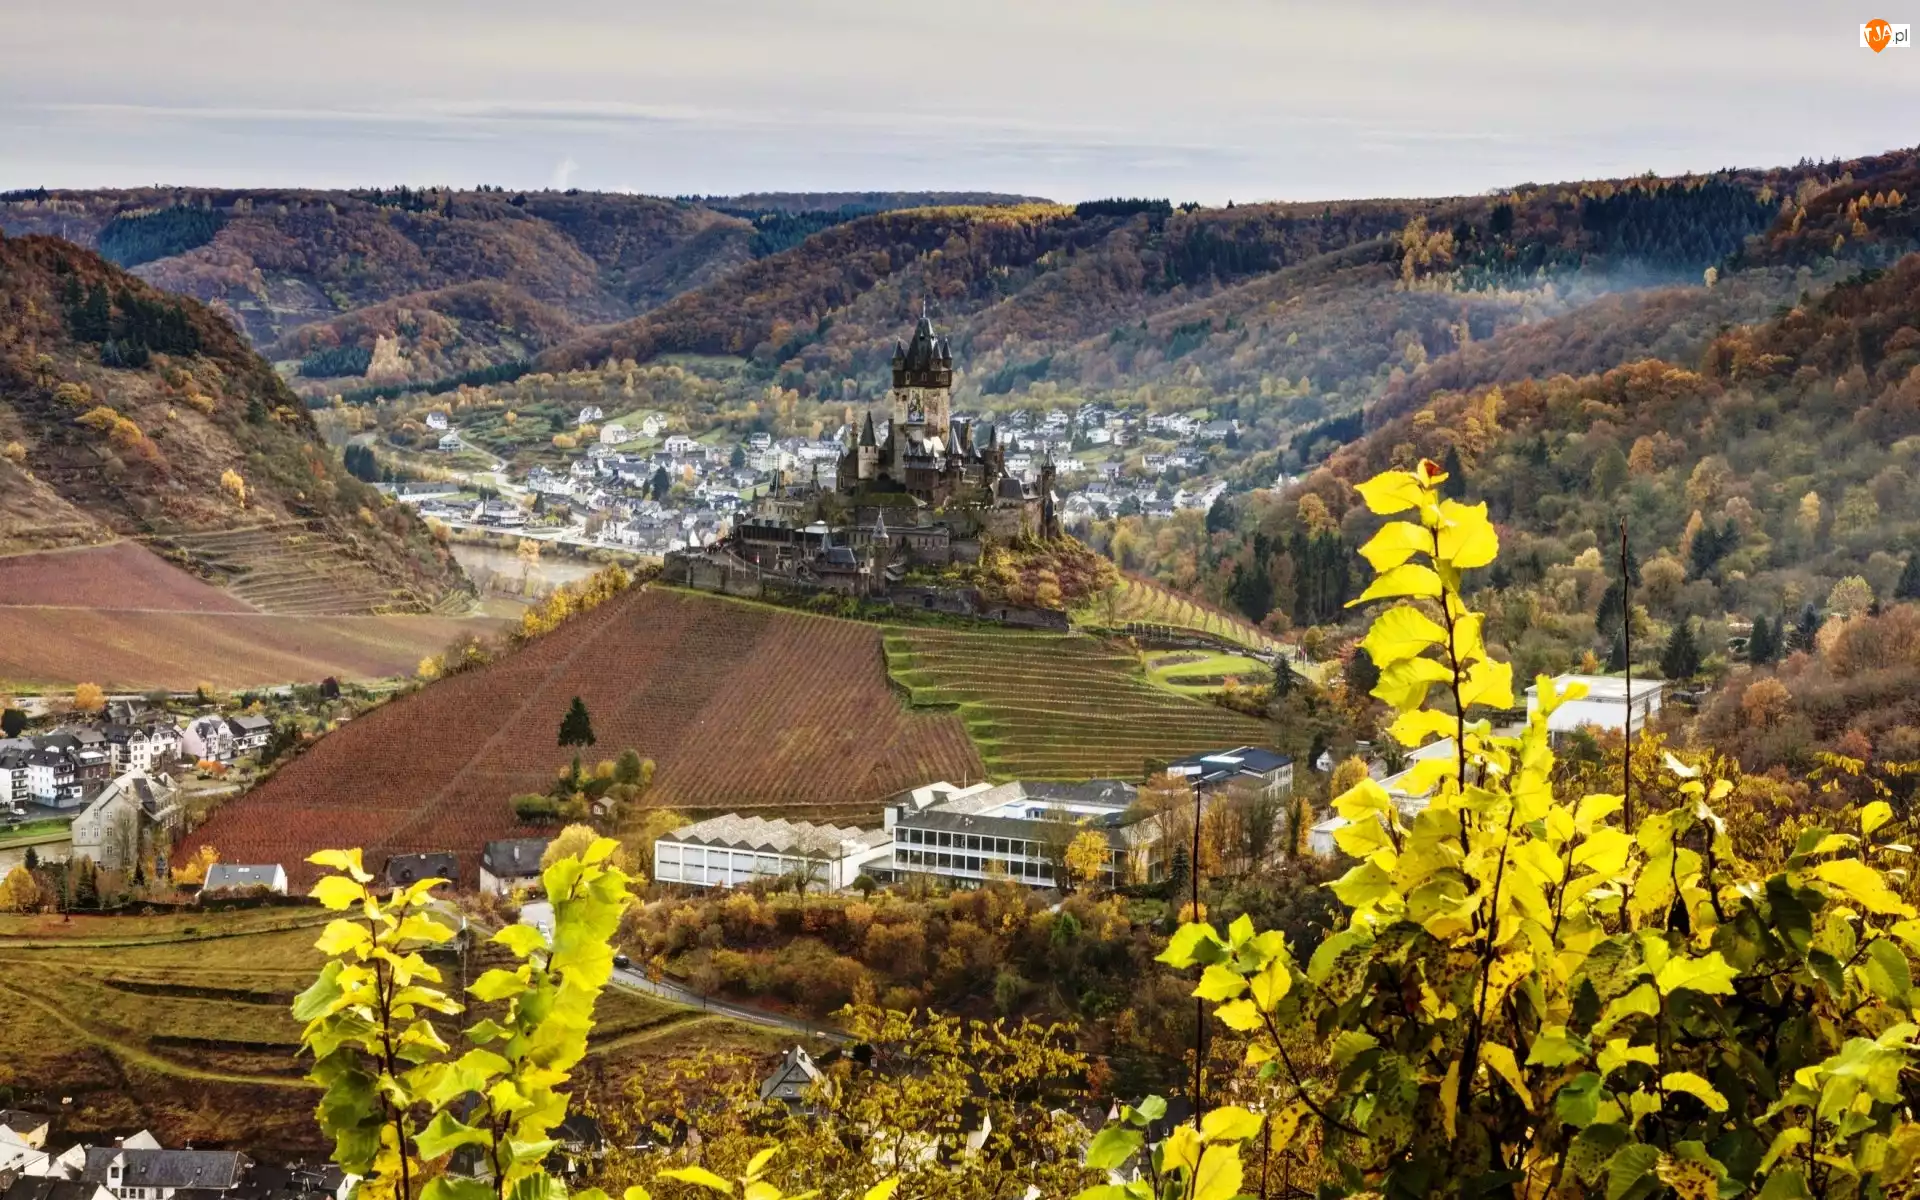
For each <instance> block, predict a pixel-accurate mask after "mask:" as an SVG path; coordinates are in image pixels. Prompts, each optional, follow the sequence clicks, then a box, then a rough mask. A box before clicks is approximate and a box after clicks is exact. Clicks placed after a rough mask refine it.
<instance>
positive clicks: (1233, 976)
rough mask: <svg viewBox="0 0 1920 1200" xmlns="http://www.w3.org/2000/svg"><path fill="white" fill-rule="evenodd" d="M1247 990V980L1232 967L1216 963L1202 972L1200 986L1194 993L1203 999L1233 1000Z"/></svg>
mask: <svg viewBox="0 0 1920 1200" xmlns="http://www.w3.org/2000/svg"><path fill="white" fill-rule="evenodd" d="M1246 990H1247V981H1246V980H1245V979H1243V978H1241V977H1240V975H1239V974H1238V973H1237V972H1236V971H1234V969H1233V968H1232V967H1228V966H1225V965H1223V964H1221V963H1214V964H1213V965H1212V966H1210V967H1208V968H1207V969H1206V970H1205V971H1203V972H1201V974H1200V986H1199V987H1196V988H1194V989H1193V994H1194V995H1196V996H1198V997H1199V998H1200V999H1202V1000H1213V1001H1216V1002H1218V1001H1221V1000H1231V999H1233V998H1234V997H1235V996H1238V995H1239V994H1240V993H1241V992H1244V991H1246Z"/></svg>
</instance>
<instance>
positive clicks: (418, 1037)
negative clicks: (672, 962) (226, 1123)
mask: <svg viewBox="0 0 1920 1200" xmlns="http://www.w3.org/2000/svg"><path fill="white" fill-rule="evenodd" d="M617 848H618V843H617V842H615V841H613V839H611V838H600V839H598V840H596V841H595V842H594V843H593V844H592V845H591V846H589V847H587V848H586V849H585V850H583V851H582V852H580V853H578V854H575V855H571V856H569V857H565V858H562V859H559V860H558V861H556V862H554V863H553V864H552V865H551V866H549V867H548V868H547V869H546V871H545V872H544V873H543V876H542V882H543V883H544V885H545V888H546V893H547V897H548V899H549V900H550V901H551V902H552V904H553V911H554V924H553V936H552V939H551V941H549V939H548V938H547V936H546V935H545V934H543V933H542V932H541V931H540V930H538V929H536V928H534V927H533V926H531V925H511V926H508V927H507V928H505V929H503V930H501V931H500V932H499V933H497V934H495V935H494V936H493V938H492V941H493V942H494V943H496V944H498V945H500V946H504V947H505V948H506V949H507V950H509V951H510V952H511V953H512V954H513V956H514V957H515V958H516V959H518V960H519V963H518V965H517V966H514V967H512V968H496V969H493V970H489V971H486V972H484V973H483V974H482V975H481V976H480V977H479V978H478V979H476V980H475V981H474V982H473V983H472V984H471V985H470V986H469V987H468V988H467V991H468V993H469V994H470V995H471V997H472V999H473V1001H475V1002H478V1003H479V1004H484V1005H487V1006H490V1007H489V1009H488V1015H481V1016H479V1019H478V1020H476V1021H474V1023H472V1024H471V1025H469V1026H467V1027H466V1028H465V1029H464V1030H463V1031H462V1032H461V1038H462V1040H463V1041H464V1043H465V1045H466V1047H467V1048H466V1049H465V1050H464V1051H463V1052H461V1053H460V1054H458V1055H457V1056H456V1055H455V1053H454V1050H453V1048H452V1047H450V1046H449V1045H448V1044H447V1042H446V1040H445V1039H444V1037H443V1036H442V1034H441V1032H440V1030H439V1029H437V1028H436V1027H435V1025H434V1024H433V1022H432V1020H431V1015H439V1016H442V1017H461V1016H467V1017H472V1016H475V1015H476V1014H475V1013H474V1012H473V1011H472V1010H471V1009H470V1008H469V1007H468V1004H466V1003H463V1002H462V1001H461V1000H458V999H455V998H453V997H451V996H449V995H447V993H445V992H444V991H442V990H441V989H440V988H439V987H437V986H436V985H438V984H439V983H440V982H441V974H440V971H439V969H438V968H436V967H435V966H433V965H432V964H431V963H429V962H428V961H427V959H426V957H425V955H426V954H427V953H429V952H431V951H433V950H434V949H435V948H436V947H439V946H442V945H444V944H445V943H447V942H449V941H451V940H452V939H453V938H454V937H455V936H457V932H456V924H457V923H458V921H459V918H458V916H457V914H454V913H451V912H450V911H449V910H448V909H447V908H446V907H445V906H443V905H441V904H440V903H439V902H437V901H435V900H434V899H433V897H432V894H431V893H432V891H433V889H434V888H435V887H438V886H440V885H441V884H444V883H446V882H447V881H446V880H444V879H423V880H421V881H420V882H418V883H415V884H412V885H411V886H408V887H402V888H396V889H394V890H393V892H392V893H391V894H390V895H388V896H386V897H384V898H383V897H381V896H379V895H378V894H376V893H375V892H374V891H373V890H371V889H370V888H369V886H368V885H369V884H371V883H372V882H373V876H372V875H371V874H369V873H368V872H367V871H366V869H365V868H364V866H363V865H362V862H361V855H360V851H358V850H329V851H323V852H321V853H319V854H316V855H314V856H313V857H312V859H310V860H309V861H311V862H313V863H315V864H316V865H319V866H323V867H329V868H331V869H332V870H333V871H334V872H335V873H334V874H331V875H328V876H326V877H324V878H322V879H321V880H320V882H319V883H318V884H316V885H315V886H314V889H313V893H312V894H313V896H314V897H315V898H316V899H318V900H319V901H320V902H321V903H322V904H324V905H325V906H326V907H328V908H330V909H333V910H335V911H337V912H343V913H344V912H347V911H349V910H358V914H357V916H342V917H340V918H338V919H336V920H334V921H332V922H330V923H329V924H328V925H327V928H326V931H325V932H324V933H323V934H322V935H321V937H320V941H319V942H318V943H317V948H318V949H319V950H320V952H321V953H323V954H325V955H326V956H327V959H328V961H327V964H326V966H325V967H324V968H323V969H322V970H321V972H320V977H319V978H318V979H317V980H316V981H315V982H314V984H313V986H312V987H310V988H308V989H307V990H306V991H305V992H303V993H301V995H300V996H299V997H298V998H297V999H296V1000H295V1002H294V1007H293V1012H294V1016H295V1017H296V1018H298V1019H300V1020H301V1021H304V1022H305V1023H306V1028H305V1031H304V1032H303V1034H302V1035H301V1044H302V1046H303V1047H304V1048H305V1050H306V1052H307V1053H309V1054H311V1055H312V1056H313V1068H312V1070H311V1071H310V1072H309V1075H308V1077H309V1078H311V1079H312V1080H313V1081H314V1082H315V1083H318V1084H319V1085H320V1086H321V1088H322V1095H321V1100H320V1106H319V1109H318V1115H319V1119H320V1126H321V1129H322V1130H323V1131H324V1132H325V1133H326V1134H327V1135H328V1136H330V1137H332V1138H333V1140H334V1155H333V1158H334V1161H335V1162H337V1163H339V1164H340V1166H341V1167H342V1168H343V1169H345V1170H346V1171H347V1172H349V1173H350V1174H351V1175H354V1176H358V1177H360V1181H359V1183H358V1184H357V1187H356V1192H355V1195H356V1197H357V1198H358V1200H413V1198H414V1197H420V1198H421V1200H487V1198H489V1197H491V1198H492V1200H505V1198H506V1197H509V1196H511V1197H512V1198H513V1200H564V1197H565V1196H566V1189H565V1187H564V1186H563V1185H562V1184H561V1183H560V1181H559V1180H557V1179H555V1178H554V1177H553V1176H551V1175H549V1174H548V1173H547V1171H546V1169H545V1166H544V1164H545V1162H546V1159H547V1157H548V1155H550V1154H551V1153H552V1152H553V1150H554V1148H555V1146H556V1144H557V1143H556V1142H555V1141H554V1140H553V1138H552V1137H551V1136H550V1134H551V1131H552V1130H553V1128H554V1127H555V1126H557V1125H558V1124H560V1122H561V1121H562V1120H564V1119H565V1118H566V1115H567V1103H568V1097H567V1094H566V1093H565V1092H564V1091H563V1090H561V1089H563V1088H564V1087H565V1086H566V1084H567V1082H568V1079H569V1077H570V1072H571V1070H572V1068H573V1067H574V1066H575V1065H576V1064H577V1063H579V1061H580V1059H581V1058H582V1057H583V1056H584V1055H585V1054H586V1049H587V1034H588V1033H589V1032H590V1031H591V1030H592V1028H593V1009H594V1004H595V1002H596V1001H597V1000H598V999H599V996H600V993H601V991H602V990H603V989H604V988H605V987H606V984H607V980H608V979H609V977H610V976H611V975H612V972H613V948H612V945H611V939H612V937H613V934H614V931H615V930H616V928H617V927H618V925H619V921H620V914H621V913H622V912H624V911H625V910H626V908H627V905H628V904H629V903H630V902H631V896H630V895H629V893H628V878H627V876H626V875H625V874H624V873H623V872H622V871H620V870H619V868H617V867H615V866H614V865H613V864H612V862H611V856H612V854H613V852H614V851H615V850H616V849H617ZM465 1147H471V1148H472V1151H473V1153H475V1154H477V1156H478V1158H479V1160H480V1168H479V1169H478V1170H477V1171H475V1172H473V1174H472V1177H468V1176H455V1175H450V1174H447V1173H446V1171H445V1169H444V1168H445V1163H446V1161H447V1160H448V1159H449V1157H450V1156H451V1155H452V1154H453V1153H454V1152H455V1151H457V1150H460V1149H462V1148H465ZM628 1200H644V1196H640V1197H635V1196H629V1198H628Z"/></svg>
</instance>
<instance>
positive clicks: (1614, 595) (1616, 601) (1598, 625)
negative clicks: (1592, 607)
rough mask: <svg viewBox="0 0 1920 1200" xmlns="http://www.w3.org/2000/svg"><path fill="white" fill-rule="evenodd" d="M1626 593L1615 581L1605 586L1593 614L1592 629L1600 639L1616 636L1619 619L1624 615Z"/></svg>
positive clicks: (1618, 628) (1618, 582)
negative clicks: (1598, 606) (1598, 605)
mask: <svg viewBox="0 0 1920 1200" xmlns="http://www.w3.org/2000/svg"><path fill="white" fill-rule="evenodd" d="M1625 602H1626V591H1625V589H1624V588H1622V587H1621V586H1620V581H1619V580H1618V579H1615V580H1613V581H1611V582H1610V583H1608V584H1607V590H1606V591H1605V592H1604V593H1603V594H1602V595H1601V597H1600V608H1599V609H1598V611H1596V612H1595V613H1594V614H1593V629H1594V632H1595V633H1598V634H1599V635H1600V636H1601V637H1607V636H1609V635H1613V634H1618V633H1619V632H1620V627H1621V623H1622V622H1621V618H1622V617H1623V616H1624V615H1625V609H1624V605H1625Z"/></svg>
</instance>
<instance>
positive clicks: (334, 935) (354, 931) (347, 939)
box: [313, 906, 373, 958]
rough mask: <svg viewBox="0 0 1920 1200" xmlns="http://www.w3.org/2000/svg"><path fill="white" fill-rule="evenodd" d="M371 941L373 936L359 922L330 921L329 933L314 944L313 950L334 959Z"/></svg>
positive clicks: (324, 934)
mask: <svg viewBox="0 0 1920 1200" xmlns="http://www.w3.org/2000/svg"><path fill="white" fill-rule="evenodd" d="M343 907H344V906H343ZM371 940H373V935H372V934H370V933H368V932H367V927H366V926H365V925H362V924H360V923H359V922H358V921H329V922H327V931H326V932H325V933H323V934H321V935H320V940H319V941H317V942H315V943H314V944H313V948H314V949H315V950H318V951H319V952H320V953H322V954H324V955H326V956H327V957H328V958H334V957H337V956H338V955H341V954H345V953H346V952H347V951H349V950H351V949H353V948H354V947H356V946H360V945H363V944H365V943H367V942H369V941H371Z"/></svg>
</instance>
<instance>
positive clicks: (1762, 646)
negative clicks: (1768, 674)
mask: <svg viewBox="0 0 1920 1200" xmlns="http://www.w3.org/2000/svg"><path fill="white" fill-rule="evenodd" d="M1778 657H1780V643H1779V640H1778V639H1777V638H1776V636H1775V635H1774V632H1773V626H1772V625H1771V624H1769V623H1768V621H1767V616H1766V614H1765V613H1761V614H1760V615H1759V616H1757V617H1755V618H1754V619H1753V632H1752V633H1750V634H1748V635H1747V661H1748V662H1749V663H1751V664H1753V665H1754V666H1756V667H1764V666H1766V665H1767V664H1768V663H1770V662H1772V661H1773V660H1774V659H1776V658H1778Z"/></svg>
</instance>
